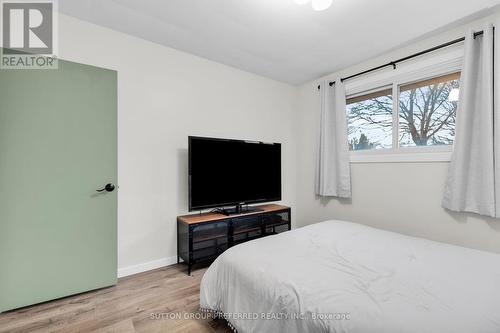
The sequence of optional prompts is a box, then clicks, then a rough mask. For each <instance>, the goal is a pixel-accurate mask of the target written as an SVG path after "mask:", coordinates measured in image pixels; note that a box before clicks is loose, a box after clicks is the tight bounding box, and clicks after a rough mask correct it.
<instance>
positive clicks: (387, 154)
mask: <svg viewBox="0 0 500 333" xmlns="http://www.w3.org/2000/svg"><path fill="white" fill-rule="evenodd" d="M455 54H456V53H455ZM452 55H453V53H452ZM438 60H441V61H436V62H437V63H436V62H434V63H431V64H429V62H428V61H427V64H426V63H425V61H424V62H422V63H420V64H419V63H412V64H410V65H408V66H401V69H400V68H398V69H396V70H394V71H393V72H392V73H382V74H379V75H377V74H376V75H372V76H370V77H369V78H367V79H365V80H363V79H359V80H356V81H355V82H352V83H349V82H347V84H346V98H352V97H353V96H356V95H362V94H363V93H366V92H368V93H369V92H370V91H375V90H378V89H380V88H383V87H388V86H391V85H392V96H393V99H392V101H393V112H392V124H393V128H392V148H387V149H370V150H356V151H349V154H350V161H351V162H352V163H397V162H401V163H407V162H449V161H450V160H451V154H452V151H453V145H446V146H426V147H422V146H416V147H400V146H399V98H400V87H401V86H403V85H406V84H411V83H413V82H418V81H422V80H426V79H431V78H434V77H438V76H443V75H447V74H452V73H456V72H461V71H462V56H455V57H453V56H451V57H450V56H448V57H445V58H444V60H443V59H438ZM346 112H347V110H346ZM346 126H347V124H346Z"/></svg>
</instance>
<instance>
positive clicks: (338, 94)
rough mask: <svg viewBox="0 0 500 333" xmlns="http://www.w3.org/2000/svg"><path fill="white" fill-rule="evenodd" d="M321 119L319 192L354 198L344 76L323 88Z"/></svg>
mask: <svg viewBox="0 0 500 333" xmlns="http://www.w3.org/2000/svg"><path fill="white" fill-rule="evenodd" d="M320 98H321V117H320V118H321V119H320V137H319V150H318V160H317V171H316V194H317V195H319V196H323V197H339V198H350V197H351V167H350V162H349V147H348V144H347V120H346V95H345V88H344V84H343V83H342V82H341V80H340V79H337V80H336V83H335V84H334V85H333V86H332V87H330V85H329V84H328V82H326V81H325V82H323V83H322V84H321V88H320Z"/></svg>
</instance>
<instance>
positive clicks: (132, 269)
mask: <svg viewBox="0 0 500 333" xmlns="http://www.w3.org/2000/svg"><path fill="white" fill-rule="evenodd" d="M174 264H177V256H173V257H169V258H161V259H157V260H153V261H149V262H145V263H143V264H138V265H132V266H127V267H122V268H118V277H119V278H121V277H125V276H129V275H134V274H137V273H142V272H146V271H150V270H152V269H156V268H160V267H165V266H170V265H174Z"/></svg>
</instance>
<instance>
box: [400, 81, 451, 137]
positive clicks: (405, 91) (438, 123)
mask: <svg viewBox="0 0 500 333" xmlns="http://www.w3.org/2000/svg"><path fill="white" fill-rule="evenodd" d="M459 80H460V73H454V74H450V75H444V76H440V77H437V78H433V79H429V80H424V81H420V82H416V83H411V84H407V85H402V86H401V87H400V94H399V146H400V147H409V146H431V145H452V144H453V140H454V138H455V118H456V111H457V101H458V89H459V84H460V81H459Z"/></svg>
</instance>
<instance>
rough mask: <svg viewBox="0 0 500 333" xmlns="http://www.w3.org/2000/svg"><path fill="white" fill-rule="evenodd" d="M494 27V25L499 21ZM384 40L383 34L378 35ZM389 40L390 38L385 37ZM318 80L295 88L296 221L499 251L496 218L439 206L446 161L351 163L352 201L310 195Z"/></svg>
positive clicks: (437, 38)
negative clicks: (354, 225)
mask: <svg viewBox="0 0 500 333" xmlns="http://www.w3.org/2000/svg"><path fill="white" fill-rule="evenodd" d="M498 16H499V15H498V14H495V15H493V16H490V17H487V18H485V19H480V20H476V21H473V22H472V23H470V24H466V25H462V26H458V27H453V28H450V29H449V30H448V31H445V32H439V33H438V34H434V36H433V37H432V38H428V39H422V40H421V41H419V42H417V43H414V44H412V45H408V46H406V47H403V48H401V49H398V50H395V51H392V52H389V53H387V54H385V55H382V56H380V57H378V58H376V59H372V60H371V61H367V62H364V63H361V64H359V65H356V66H353V67H351V68H347V69H345V70H342V71H339V72H337V73H332V74H330V75H327V76H325V77H324V78H322V79H333V78H334V77H336V76H345V75H346V74H353V73H356V72H358V71H360V70H364V69H367V68H370V67H373V66H376V65H380V64H382V63H387V62H389V61H391V60H394V59H397V58H400V57H402V56H406V55H409V54H412V53H414V52H418V51H421V50H423V49H426V48H429V47H432V46H435V45H438V44H441V43H443V42H446V41H449V40H452V39H455V38H458V37H462V36H464V33H465V31H466V30H467V29H468V28H469V27H474V28H478V27H480V26H481V24H483V23H484V22H487V21H495V20H496V21H497V22H498V21H499V20H498ZM497 26H498V24H497ZM381 38H382V37H381ZM386 38H390V36H386ZM319 82H320V79H318V80H314V81H312V82H309V83H307V84H304V85H302V86H300V87H299V92H298V96H297V104H298V108H299V115H298V117H299V118H298V123H299V124H300V131H299V137H298V140H297V142H298V152H299V155H298V159H297V168H298V169H297V172H298V177H297V179H298V182H297V205H298V207H297V209H296V211H297V213H298V216H297V215H296V218H297V225H298V226H303V225H307V224H310V223H315V222H319V221H323V220H328V219H342V220H348V221H354V222H358V223H363V224H367V225H370V226H374V227H378V228H382V229H387V230H392V231H396V232H400V233H404V234H408V235H413V236H419V237H425V238H429V239H433V240H438V241H442V242H447V243H452V244H457V245H462V246H466V247H472V248H477V249H482V250H487V251H493V252H500V219H498V220H495V219H490V218H485V217H481V216H479V215H474V214H458V213H451V212H448V211H446V210H444V209H443V208H441V197H442V192H443V186H444V182H445V177H446V174H447V168H448V164H449V163H448V162H428V163H352V164H351V170H352V188H353V197H352V200H337V199H319V198H317V197H316V196H315V194H314V171H315V157H316V140H317V138H318V117H319V97H318V96H319V94H318V91H317V88H316V87H317V85H318V83H319Z"/></svg>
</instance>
